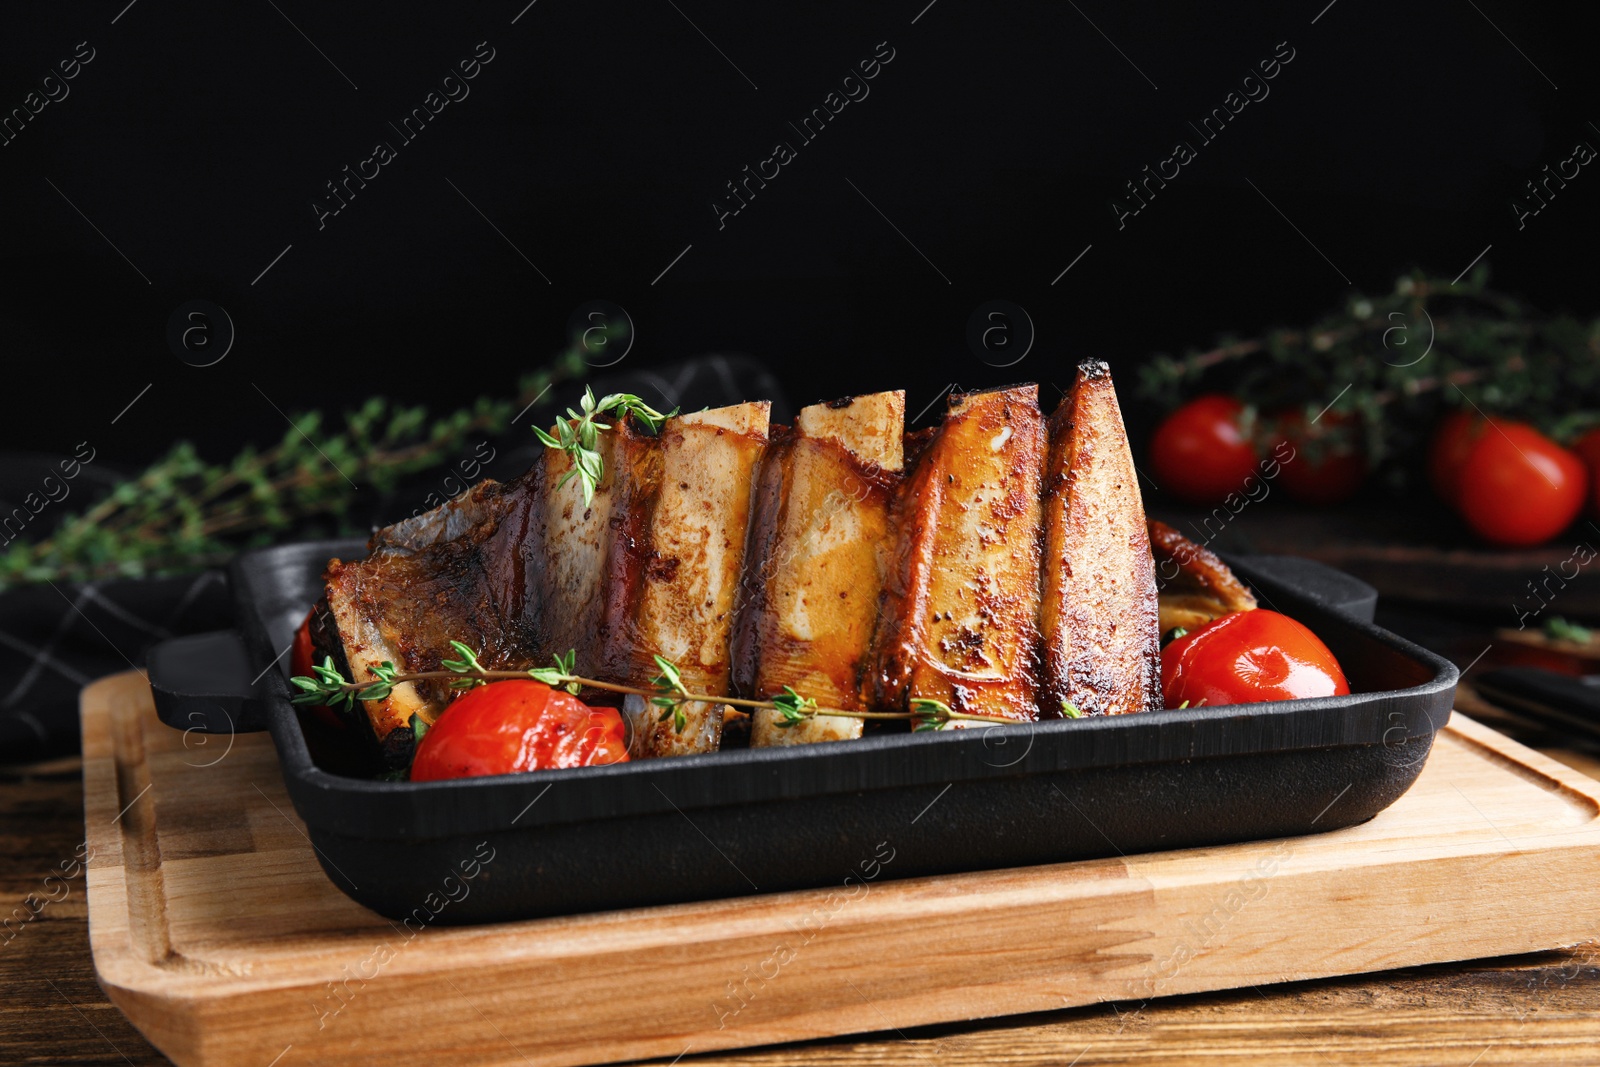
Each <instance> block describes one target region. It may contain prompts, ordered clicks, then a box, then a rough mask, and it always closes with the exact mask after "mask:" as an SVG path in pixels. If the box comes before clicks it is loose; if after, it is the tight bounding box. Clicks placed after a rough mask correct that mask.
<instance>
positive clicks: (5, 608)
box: [0, 355, 788, 764]
mask: <svg viewBox="0 0 1600 1067" xmlns="http://www.w3.org/2000/svg"><path fill="white" fill-rule="evenodd" d="M591 384H592V386H593V388H594V390H595V392H596V393H597V394H600V395H604V394H605V393H612V392H629V393H636V394H638V395H639V396H641V397H643V398H644V400H645V402H646V403H649V404H652V405H654V406H656V407H659V408H661V409H662V410H668V409H670V408H673V407H681V408H682V409H683V410H685V411H695V410H699V409H700V408H702V407H720V406H722V405H724V404H734V403H739V402H740V401H744V400H771V401H772V402H773V411H772V414H773V418H774V419H775V420H778V419H785V418H787V417H788V411H787V407H786V405H785V402H784V400H783V395H782V391H781V390H780V389H779V387H778V383H777V381H776V379H774V378H773V377H772V375H771V374H769V373H768V372H767V370H766V368H764V367H763V366H762V365H761V364H759V363H757V362H756V361H754V360H751V359H748V358H745V357H742V356H731V355H729V356H723V355H708V356H701V357H698V358H696V359H693V360H689V361H687V362H685V363H679V364H675V365H671V366H666V367H662V368H656V369H652V370H640V371H628V372H624V373H611V374H606V375H603V376H596V377H595V378H594V379H593V381H592V383H591ZM582 390H583V384H581V383H578V384H573V383H567V384H566V385H565V386H563V387H562V388H560V389H558V390H556V392H555V396H556V399H557V403H559V404H560V405H561V406H562V407H566V406H568V405H575V404H576V403H577V397H578V396H579V395H580V394H581V393H582ZM549 411H550V409H549V408H543V407H542V408H541V409H540V412H541V415H540V417H541V419H546V416H548V415H549ZM523 421H525V422H532V421H533V420H532V419H531V418H530V419H525V420H523ZM509 436H510V437H511V440H512V441H514V442H515V443H514V444H508V443H507V442H496V445H497V452H496V455H495V458H494V462H493V463H491V464H489V468H488V469H489V473H490V474H491V475H493V476H495V477H500V478H506V477H514V476H516V475H517V474H520V473H521V472H522V471H523V470H526V469H527V467H528V465H529V464H530V463H531V461H532V459H533V456H534V455H535V454H536V452H537V450H538V449H537V446H536V445H535V444H533V442H532V435H531V434H529V433H528V432H527V427H526V426H519V427H518V428H517V431H516V432H514V434H512V435H509ZM64 459H68V457H55V456H40V455H37V454H19V453H0V516H4V515H9V514H11V513H12V510H13V509H14V508H16V507H22V506H24V501H25V500H26V498H27V494H28V493H30V492H33V491H35V490H36V489H38V488H39V487H40V486H41V485H42V483H43V479H44V477H46V476H47V475H49V474H51V473H52V471H55V470H56V468H57V467H58V465H59V462H60V461H61V460H64ZM114 482H115V477H114V476H113V475H112V473H111V472H110V470H109V468H108V467H107V465H106V462H105V460H104V459H103V458H100V457H96V459H95V461H94V462H93V463H91V464H89V465H87V466H83V467H82V468H81V470H80V471H79V473H78V476H77V478H76V480H75V482H74V484H73V491H74V495H71V496H68V497H67V498H65V499H62V500H61V501H60V503H59V504H57V503H54V502H52V503H50V504H49V505H48V506H47V507H45V508H43V509H41V510H40V511H39V513H38V515H37V519H38V521H36V522H31V523H30V524H29V525H28V527H27V528H26V529H25V530H24V531H23V533H22V536H23V537H34V536H42V535H43V534H44V533H46V532H47V531H48V530H49V529H50V527H51V526H53V525H54V524H55V523H56V522H58V521H60V518H61V517H64V516H65V515H68V514H72V513H74V512H77V511H79V510H81V509H83V508H85V507H87V506H88V505H89V504H90V503H91V502H92V501H93V500H94V498H95V496H96V495H97V493H96V489H98V492H99V493H103V492H105V491H106V489H108V488H109V486H110V485H111V484H113V483H114ZM52 484H53V485H55V484H59V478H58V479H57V482H56V483H52ZM440 484H441V482H440V477H439V476H438V475H437V474H435V475H419V476H417V477H416V478H413V479H408V480H407V483H406V484H405V485H404V486H402V487H401V488H400V489H399V490H397V491H396V492H394V493H393V494H390V495H388V496H386V497H383V498H379V499H376V500H373V501H371V502H370V507H369V509H368V513H369V514H370V515H371V520H372V523H373V524H374V525H384V524H387V523H389V522H393V521H395V520H397V519H401V518H404V517H405V516H407V515H409V514H411V513H412V512H414V511H415V510H417V509H418V507H419V506H421V505H423V504H424V503H425V501H426V500H427V498H428V496H429V494H430V492H432V493H437V492H438V490H439V487H440ZM444 484H447V485H449V484H450V483H444ZM453 489H454V486H453V485H451V490H452V491H453ZM80 490H81V492H80ZM59 491H60V490H59V489H56V492H59ZM34 506H35V507H38V498H37V497H36V498H35V500H34ZM310 532H311V531H309V530H308V531H307V533H308V535H309V533H310ZM232 625H233V604H232V599H231V597H230V596H229V593H228V588H227V580H226V577H225V576H224V574H223V573H222V572H221V571H218V570H206V571H201V572H197V573H191V574H185V575H177V576H173V577H166V578H147V579H114V580H107V581H97V582H89V583H83V584H79V583H70V582H54V583H48V582H47V583H42V584H37V585H24V586H19V587H16V588H12V589H8V590H5V591H3V592H0V764H9V763H25V762H30V761H34V760H40V759H47V758H50V757H53V756H61V755H66V754H69V753H72V752H75V751H77V749H78V743H79V735H78V690H80V689H81V688H82V687H83V686H85V685H87V684H89V683H90V682H92V681H93V680H94V679H96V678H99V677H101V676H103V675H107V674H113V673H116V672H118V671H125V670H130V669H134V668H138V669H142V668H143V666H144V657H145V653H146V651H147V650H148V649H149V648H150V647H151V646H152V645H154V644H156V643H157V642H160V641H163V640H165V639H166V638H168V637H175V636H178V635H181V634H189V633H201V632H204V631H206V630H222V629H227V628H229V627H231V626H232Z"/></svg>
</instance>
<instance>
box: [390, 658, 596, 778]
mask: <svg viewBox="0 0 1600 1067" xmlns="http://www.w3.org/2000/svg"><path fill="white" fill-rule="evenodd" d="M624 737H625V735H624V732H623V725H622V716H621V715H620V714H618V713H617V711H616V710H615V709H613V708H591V707H589V706H588V705H587V704H584V703H582V702H581V701H579V700H578V698H577V697H575V696H572V695H571V694H570V693H566V692H563V691H562V690H559V689H551V688H550V687H549V686H547V685H545V684H543V683H542V682H535V681H532V680H529V681H526V682H524V681H520V680H519V681H509V682H495V683H494V684H493V685H486V686H481V687H479V688H477V689H474V690H472V691H471V692H469V693H468V694H467V695H466V696H464V697H462V698H461V699H460V700H457V701H456V702H455V703H454V704H451V705H450V706H449V707H448V708H446V709H445V711H444V714H443V715H441V716H439V721H438V722H436V723H434V724H433V728H432V729H430V730H429V731H428V732H427V734H425V735H424V736H423V738H422V744H421V745H419V746H417V755H416V758H415V759H414V760H413V761H412V764H411V780H412V781H413V782H433V781H438V780H440V779H442V778H470V777H473V776H476V775H481V774H512V773H515V772H517V771H541V770H548V769H551V768H555V767H597V766H600V765H601V764H605V763H621V762H623V761H624V760H626V759H627V758H628V749H627V745H626V744H625V743H624Z"/></svg>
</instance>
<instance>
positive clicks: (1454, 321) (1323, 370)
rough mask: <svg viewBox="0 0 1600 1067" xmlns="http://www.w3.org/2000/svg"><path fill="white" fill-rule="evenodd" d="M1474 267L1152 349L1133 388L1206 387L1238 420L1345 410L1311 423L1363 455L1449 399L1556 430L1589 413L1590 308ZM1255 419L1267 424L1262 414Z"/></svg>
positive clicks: (1419, 431) (1417, 277)
mask: <svg viewBox="0 0 1600 1067" xmlns="http://www.w3.org/2000/svg"><path fill="white" fill-rule="evenodd" d="M1488 277H1489V269H1488V265H1487V264H1480V265H1479V266H1478V267H1476V268H1475V269H1474V270H1473V272H1472V275H1471V277H1469V278H1464V279H1462V280H1461V281H1460V282H1456V283H1452V282H1449V281H1445V280H1443V279H1438V278H1430V277H1427V276H1426V275H1425V274H1423V273H1421V272H1414V273H1412V274H1408V275H1404V276H1402V277H1401V278H1400V279H1399V280H1398V281H1397V282H1396V284H1395V288H1394V291H1393V292H1391V293H1389V294H1387V295H1384V296H1359V295H1358V296H1355V297H1352V298H1351V299H1350V300H1349V301H1347V302H1346V304H1345V306H1344V308H1343V309H1342V310H1340V311H1339V312H1337V313H1334V314H1330V315H1328V316H1326V317H1324V318H1322V319H1321V320H1319V321H1317V322H1316V323H1314V324H1312V325H1311V326H1309V327H1307V328H1304V329H1288V328H1280V329H1274V330H1271V331H1268V332H1267V333H1266V334H1264V335H1262V336H1260V337H1256V338H1246V339H1241V338H1238V337H1232V336H1224V337H1221V338H1219V339H1218V343H1217V344H1216V346H1215V347H1213V348H1211V349H1209V350H1206V351H1203V352H1201V351H1191V352H1189V353H1188V354H1186V355H1184V356H1183V357H1182V358H1174V357H1172V356H1168V355H1164V354H1158V355H1157V356H1155V357H1154V358H1153V359H1152V360H1151V361H1150V362H1149V363H1147V364H1146V365H1145V366H1144V367H1143V368H1141V381H1140V393H1141V395H1142V396H1144V397H1145V398H1146V399H1149V400H1152V401H1155V402H1157V403H1159V404H1161V405H1163V406H1168V407H1170V406H1176V405H1177V404H1178V403H1180V402H1181V401H1182V400H1184V399H1186V398H1187V397H1189V396H1192V395H1194V394H1196V393H1199V392H1202V391H1211V390H1213V389H1219V388H1220V389H1224V390H1225V391H1227V392H1230V393H1232V394H1234V395H1235V396H1237V397H1239V398H1240V399H1241V400H1243V401H1244V402H1245V403H1246V404H1247V405H1248V407H1247V412H1248V414H1249V415H1250V417H1251V418H1254V416H1255V415H1256V414H1257V413H1259V412H1274V411H1282V410H1283V409H1285V408H1292V409H1296V410H1297V411H1298V412H1303V418H1304V420H1305V421H1306V422H1307V423H1310V422H1313V421H1316V420H1318V419H1319V417H1320V416H1321V415H1323V413H1324V412H1325V411H1326V412H1333V413H1336V414H1341V415H1345V416H1351V415H1353V416H1357V418H1354V419H1347V420H1334V419H1330V420H1327V421H1326V422H1325V423H1324V424H1323V430H1322V431H1321V432H1322V433H1323V434H1324V435H1325V437H1326V438H1327V440H1328V442H1329V444H1330V445H1331V444H1334V443H1337V442H1338V439H1339V438H1340V437H1341V436H1345V435H1351V436H1353V435H1359V439H1360V442H1361V444H1362V445H1363V446H1364V448H1365V450H1366V452H1367V454H1368V455H1369V456H1370V457H1371V458H1372V459H1373V461H1374V462H1375V463H1377V462H1381V461H1382V460H1383V459H1385V458H1386V457H1392V456H1396V455H1404V454H1412V453H1413V452H1417V453H1420V448H1419V447H1418V446H1419V445H1420V444H1421V442H1422V441H1423V440H1424V439H1425V438H1426V435H1427V433H1428V432H1429V430H1430V429H1431V427H1432V425H1433V423H1434V422H1435V420H1436V419H1437V418H1438V417H1439V416H1440V415H1441V414H1442V413H1444V412H1446V411H1450V410H1454V409H1458V408H1460V409H1466V410H1473V409H1476V410H1478V411H1481V412H1484V413H1486V414H1490V415H1494V414H1503V415H1507V416H1513V417H1516V418H1519V419H1524V420H1527V421H1529V422H1532V423H1534V424H1536V425H1538V426H1539V427H1540V428H1541V429H1543V430H1544V431H1545V432H1547V433H1549V434H1551V435H1553V436H1555V437H1556V438H1557V439H1558V440H1562V441H1564V442H1565V441H1570V440H1571V439H1572V438H1573V437H1576V436H1577V435H1578V434H1579V433H1581V432H1582V431H1583V430H1585V429H1587V428H1589V427H1592V426H1595V425H1600V319H1596V320H1594V321H1592V322H1587V323H1585V322H1581V321H1579V320H1577V319H1574V318H1571V317H1567V316H1549V315H1542V314H1539V313H1537V312H1536V311H1534V310H1533V309H1532V308H1530V307H1529V306H1528V305H1527V304H1525V303H1524V302H1523V301H1521V300H1518V299H1516V298H1514V297H1511V296H1508V295H1506V294H1503V293H1498V292H1495V291H1493V290H1490V289H1489V288H1487V284H1486V283H1487V281H1488ZM1255 425H1257V426H1259V427H1260V429H1261V432H1262V433H1270V432H1271V431H1272V429H1273V427H1272V426H1271V420H1270V419H1261V420H1258V421H1257V422H1256V423H1255ZM1352 443H1353V442H1352Z"/></svg>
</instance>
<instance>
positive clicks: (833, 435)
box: [733, 390, 906, 746]
mask: <svg viewBox="0 0 1600 1067" xmlns="http://www.w3.org/2000/svg"><path fill="white" fill-rule="evenodd" d="M905 403H906V400H905V393H904V391H901V390H896V391H894V392H890V393H874V394H872V395H871V396H859V397H850V398H846V399H844V400H836V401H833V402H831V403H827V404H814V405H812V406H811V407H807V408H802V409H801V410H800V414H799V415H798V416H797V417H796V418H795V424H794V428H793V429H792V430H790V431H788V432H787V433H786V434H784V435H783V436H782V437H781V438H780V439H778V440H776V441H775V442H774V443H773V445H772V446H771V447H770V448H769V449H768V450H767V454H766V456H765V458H764V459H763V460H762V464H761V475H760V480H759V482H758V486H759V488H758V490H757V501H756V504H755V509H754V510H755V516H754V518H752V520H751V524H750V539H749V548H748V560H747V563H746V567H745V578H744V581H743V583H742V587H741V589H742V595H741V602H740V605H739V615H738V620H737V624H736V629H735V636H734V642H733V646H734V647H733V661H734V685H735V688H736V689H738V691H739V692H741V693H744V694H746V695H749V696H753V697H757V698H761V697H771V696H776V695H778V694H780V693H782V692H783V690H784V687H785V686H790V687H792V688H793V689H795V690H796V691H797V692H799V693H802V694H804V695H805V696H807V697H809V698H810V699H812V700H815V701H816V702H817V703H818V704H820V705H822V706H823V707H834V708H844V709H847V710H852V711H854V710H861V709H864V708H865V707H866V706H867V702H868V697H867V695H865V694H863V692H862V676H863V673H864V669H865V667H866V665H867V657H868V654H869V652H870V649H871V644H872V632H873V626H874V623H875V621H876V619H877V616H878V594H879V591H880V590H881V589H882V587H883V569H884V567H885V565H886V563H887V559H886V549H887V547H888V544H889V539H888V523H889V502H890V498H891V495H892V493H893V489H894V486H895V484H896V483H897V482H898V481H899V475H900V471H901V468H902V466H903V443H902V438H903V436H904V432H905ZM781 721H782V720H781V719H780V718H779V716H778V715H777V714H776V713H775V712H772V711H768V710H766V709H757V710H756V712H755V714H754V717H753V721H752V724H751V738H750V743H751V744H752V745H757V746H766V745H785V744H801V743H806V742H812V741H840V740H847V739H850V738H855V737H860V736H861V727H862V723H861V720H860V719H849V718H843V717H839V716H833V717H829V716H818V717H816V718H813V719H810V720H808V721H806V722H802V723H799V724H796V725H794V726H789V727H783V726H780V725H778V724H779V723H780V722H781Z"/></svg>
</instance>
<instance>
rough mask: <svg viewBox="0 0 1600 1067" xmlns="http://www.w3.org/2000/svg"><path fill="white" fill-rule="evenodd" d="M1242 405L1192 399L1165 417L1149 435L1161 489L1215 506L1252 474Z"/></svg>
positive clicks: (1217, 397) (1219, 398)
mask: <svg viewBox="0 0 1600 1067" xmlns="http://www.w3.org/2000/svg"><path fill="white" fill-rule="evenodd" d="M1244 423H1245V408H1244V405H1243V404H1241V403H1239V402H1238V401H1237V400H1235V399H1233V398H1232V397H1231V396H1223V395H1221V394H1220V393H1212V394H1209V395H1206V396H1200V397H1196V398H1195V399H1193V400H1191V401H1189V402H1188V403H1187V404H1185V405H1183V406H1182V407H1180V408H1179V409H1178V410H1176V411H1174V412H1173V413H1172V414H1171V415H1168V416H1167V417H1166V419H1165V420H1164V421H1163V422H1162V423H1161V425H1160V426H1158V427H1156V432H1155V436H1154V437H1152V438H1151V439H1150V465H1151V466H1152V467H1154V468H1155V472H1156V475H1155V476H1156V481H1157V482H1159V483H1160V485H1161V488H1163V489H1166V490H1169V491H1170V492H1172V493H1173V494H1174V495H1176V496H1179V497H1182V498H1183V499H1184V500H1187V501H1189V502H1190V503H1191V504H1206V505H1210V504H1219V503H1221V502H1222V500H1223V498H1224V497H1226V496H1227V495H1228V494H1229V493H1236V492H1240V491H1241V490H1242V489H1243V488H1244V483H1245V479H1246V478H1248V477H1250V475H1251V474H1253V473H1255V469H1256V450H1255V448H1254V447H1253V446H1252V445H1251V443H1250V439H1249V437H1248V436H1247V435H1246V433H1245V426H1244Z"/></svg>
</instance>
